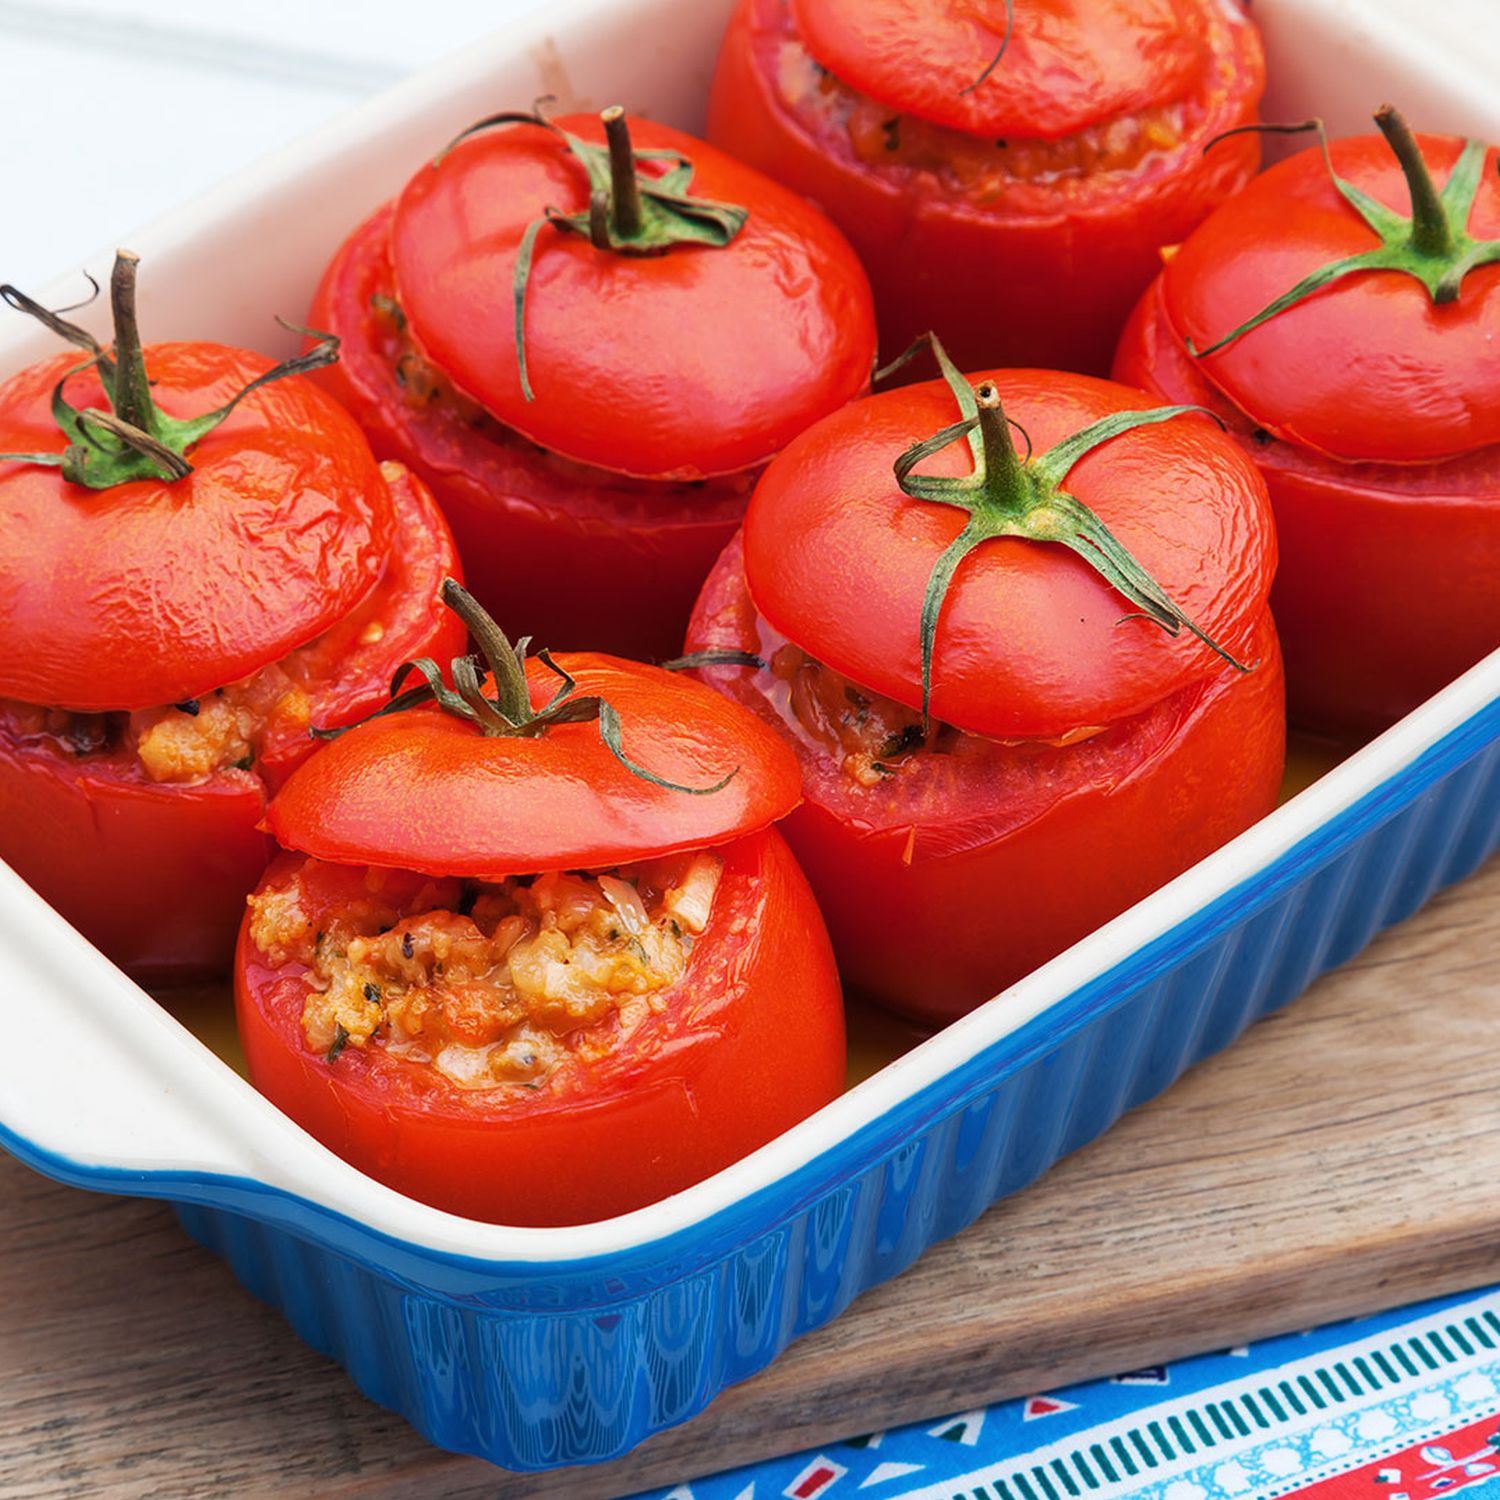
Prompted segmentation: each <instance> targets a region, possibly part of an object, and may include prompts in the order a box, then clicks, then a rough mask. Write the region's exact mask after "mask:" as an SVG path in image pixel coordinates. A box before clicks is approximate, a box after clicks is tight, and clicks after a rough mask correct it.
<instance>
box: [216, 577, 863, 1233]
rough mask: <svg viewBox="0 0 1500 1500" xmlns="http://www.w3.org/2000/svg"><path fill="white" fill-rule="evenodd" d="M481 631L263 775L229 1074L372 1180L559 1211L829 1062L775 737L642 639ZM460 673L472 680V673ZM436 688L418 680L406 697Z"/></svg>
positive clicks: (824, 979)
mask: <svg viewBox="0 0 1500 1500" xmlns="http://www.w3.org/2000/svg"><path fill="white" fill-rule="evenodd" d="M448 597H449V598H450V600H451V601H452V603H453V605H454V608H455V609H457V610H459V611H461V612H462V614H463V616H464V618H465V619H466V621H467V622H468V623H469V624H470V626H471V628H472V629H473V631H474V634H475V638H476V640H477V641H478V642H479V645H480V648H481V651H482V652H483V656H482V657H470V658H460V659H459V660H457V661H455V662H454V663H453V671H452V682H453V686H449V685H448V684H447V683H445V681H444V680H443V678H442V677H440V676H439V675H438V673H437V668H436V667H435V666H434V665H433V664H432V663H431V662H428V663H419V664H417V665H419V666H421V667H422V669H423V671H424V673H425V675H426V677H427V683H428V686H427V687H425V688H422V687H419V688H417V689H415V690H412V691H408V692H407V693H404V694H402V695H400V696H399V697H398V698H396V699H394V700H393V702H392V705H391V711H389V716H388V717H386V716H381V717H377V718H376V719H374V720H372V721H371V722H368V723H366V724H363V725H360V726H359V727H357V728H355V729H353V730H351V731H350V732H349V733H348V734H346V735H344V736H342V737H340V738H339V739H338V740H337V742H336V743H334V744H332V745H330V746H329V747H328V748H327V749H326V750H324V751H322V752H321V753H320V754H319V755H318V756H316V757H314V759H313V760H311V761H310V762H309V763H308V764H307V765H306V766H304V767H303V768H302V769H301V770H300V771H298V772H297V773H296V774H295V775H294V776H293V777H292V778H291V780H290V781H288V783H287V784H286V786H285V788H284V789H283V790H282V791H281V793H280V795H279V796H277V798H276V799H275V800H274V801H273V802H272V804H271V808H270V814H269V825H270V828H271V830H272V831H273V832H274V834H275V835H276V837H277V839H278V840H279V841H280V842H281V844H282V845H283V846H284V847H285V848H286V850H287V851H288V852H287V853H284V854H283V855H281V856H280V857H279V858H278V859H277V860H276V862H275V863H273V864H272V866H271V867H270V869H269V871H268V872H267V874H266V878H265V880H264V881H263V882H262V883H261V886H260V888H259V889H258V890H257V891H256V893H255V894H254V895H253V896H252V897H251V899H250V910H249V912H248V914H247V915H246V918H245V924H244V928H243V932H242V935H241V938H240V947H239V956H238V960H237V963H236V969H235V989H236V1000H237V1009H238V1017H239V1027H240V1036H241V1038H242V1040H243V1042H244V1047H245V1055H246V1058H247V1060H248V1062H249V1065H250V1074H251V1077H252V1079H253V1080H254V1082H255V1084H256V1086H257V1087H258V1088H259V1089H260V1090H261V1091H262V1092H263V1093H264V1094H266V1096H267V1097H268V1098H270V1099H271V1100H272V1101H273V1102H274V1103H275V1104H277V1105H278V1106H279V1107H280V1108H281V1109H283V1110H284V1111H285V1112H286V1113H287V1114H289V1115H290V1116H291V1117H292V1118H293V1119H295V1120H297V1121H298V1122H299V1123H300V1124H301V1125H303V1126H304V1127H305V1128H306V1129H307V1130H309V1131H310V1132H311V1133H312V1134H313V1135H315V1136H317V1137H318V1139H319V1140H321V1141H322V1142H323V1143H324V1144H325V1145H327V1146H329V1147H330V1148H331V1149H332V1150H334V1151H336V1152H337V1153H338V1154H339V1155H340V1156H342V1157H344V1158H345V1159H346V1160H347V1161H350V1162H352V1163H353V1164H354V1165H355V1166H357V1167H359V1168H361V1169H362V1170H363V1171H365V1172H367V1173H368V1174H369V1175H370V1176H372V1177H375V1178H378V1179H379V1180H380V1181H382V1182H384V1183H387V1184H388V1185H390V1186H391V1187H394V1188H397V1189H398V1190H399V1191H401V1192H404V1193H406V1194H408V1195H409V1196H411V1197H413V1198H418V1199H420V1200H422V1201H423V1202H426V1203H431V1204H435V1205H436V1206H437V1207H439V1208H444V1209H448V1210H450V1211H452V1212H454V1213H460V1214H465V1215H467V1216H469V1217H471V1218H477V1219H485V1220H493V1221H500V1222H505V1223H510V1224H578V1223H584V1222H588V1221H592V1220H596V1219H602V1218H607V1217H609V1216H611V1215H613V1214H618V1213H625V1212H628V1211H629V1210H631V1209H635V1208H639V1207H642V1206H643V1205H645V1204H647V1203H651V1202H654V1201H655V1200H657V1199H658V1198H662V1197H665V1196H666V1195H667V1194H670V1193H674V1192H677V1191H679V1190H680V1189H682V1188H685V1187H687V1186H689V1185H690V1184H691V1183H694V1182H696V1181H698V1180H699V1179H700V1178H703V1177H706V1176H708V1175H710V1174H711V1173H713V1172H715V1171H717V1170H718V1169H719V1168H721V1167H724V1166H727V1165H728V1164H729V1163H730V1162H732V1161H735V1160H736V1159H738V1158H739V1157H741V1156H743V1155H745V1154H746V1153H747V1152H749V1151H752V1150H754V1149H755V1148H756V1147H757V1146H760V1145H763V1144H764V1143H765V1142H766V1141H768V1140H770V1139H771V1138H772V1137H773V1136H775V1135H777V1134H779V1133H780V1132H781V1131H783V1130H785V1129H787V1128H788V1127H789V1126H791V1125H793V1124H795V1123H796V1122H797V1121H798V1120H800V1119H802V1118H804V1117H805V1116H806V1115H808V1114H811V1113H812V1112H813V1111H814V1110H816V1109H818V1108H819V1107H820V1106H822V1105H823V1104H826V1103H827V1102H828V1101H829V1100H831V1099H832V1098H834V1097H835V1096H836V1095H837V1093H838V1092H839V1090H840V1089H841V1087H842V1085H843V1076H844V1031H843V1009H842V1005H841V1001H840V994H839V984H838V976H837V973H836V971H835V969H834V964H833V955H832V952H831V950H830V947H829V943H828V936H827V932H826V930H825V929H824V926H823V923H822V919H821V918H820V917H819V915H818V910H817V907H816V905H815V904H814V902H813V898H812V894H811V892H810V891H809V890H808V887H807V882H806V880H805V879H804V878H803V876H802V873H801V871H800V870H799V869H798V868H797V864H796V861H795V860H794V859H793V858H792V855H791V853H790V852H789V851H788V849H787V846H786V844H785V842H784V841H783V840H782V838H781V836H780V834H778V833H777V832H776V830H775V828H774V827H773V826H772V825H773V824H774V823H775V822H776V820H777V819H779V818H781V817H782V816H783V815H785V814H786V813H787V812H789V811H790V810H791V808H792V807H793V806H795V805H796V802H797V800H798V795H799V789H798V773H797V762H796V759H795V757H794V756H793V755H792V754H791V753H790V752H789V750H788V749H787V747H786V746H785V745H784V744H783V743H782V742H781V740H780V738H779V737H778V736H777V735H776V734H774V733H773V732H772V731H771V730H770V729H768V728H767V727H766V726H765V725H764V724H762V723H761V722H760V721H759V720H758V719H756V718H755V716H754V715H752V714H749V713H746V712H745V711H744V710H743V709H742V708H739V707H738V706H736V705H735V704H733V703H730V702H728V701H727V700H725V699H724V698H722V697H720V696H719V695H717V694H715V693H712V692H710V691H709V690H708V689H707V688H705V687H704V686H702V685H701V684H699V683H696V682H692V681H688V680H684V679H682V678H680V677H676V676H673V675H672V674H670V673H668V672H665V671H663V670H661V669H660V668H657V667H649V666H644V665H641V664H639V663H634V662H627V661H622V660H619V659H616V658H611V657H607V656H596V655H591V654H590V655H560V656H556V657H554V656H551V655H550V654H547V653H543V654H541V655H540V656H538V657H536V658H532V659H530V660H525V659H523V658H522V656H521V655H520V654H519V653H518V652H517V651H516V650H515V649H514V648H512V647H511V645H510V643H509V642H508V641H507V640H506V639H505V637H504V635H503V634H502V633H501V632H500V631H499V629H498V628H497V627H496V626H495V624H494V622H493V621H492V620H490V619H489V618H488V617H487V616H486V615H484V613H483V612H482V611H481V610H480V609H479V608H478V606H477V605H476V604H475V603H474V601H473V600H472V599H471V598H470V597H469V596H468V595H466V594H465V593H464V592H463V590H461V589H459V588H457V587H456V586H452V585H450V586H449V589H448ZM487 689H488V691H487ZM434 700H435V701H434Z"/></svg>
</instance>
